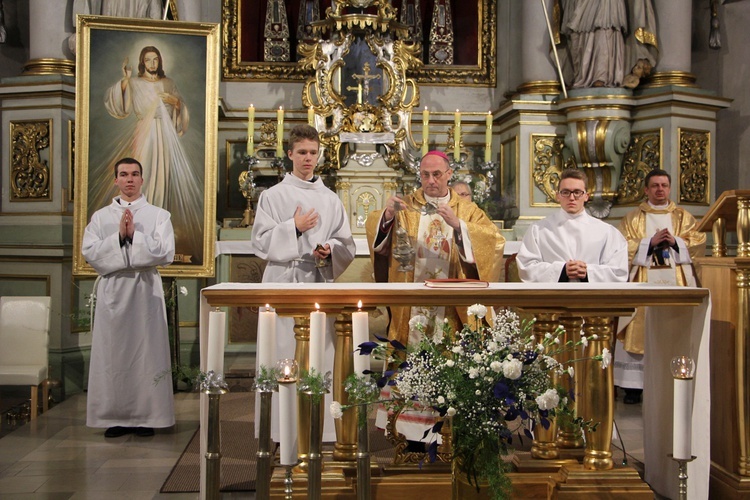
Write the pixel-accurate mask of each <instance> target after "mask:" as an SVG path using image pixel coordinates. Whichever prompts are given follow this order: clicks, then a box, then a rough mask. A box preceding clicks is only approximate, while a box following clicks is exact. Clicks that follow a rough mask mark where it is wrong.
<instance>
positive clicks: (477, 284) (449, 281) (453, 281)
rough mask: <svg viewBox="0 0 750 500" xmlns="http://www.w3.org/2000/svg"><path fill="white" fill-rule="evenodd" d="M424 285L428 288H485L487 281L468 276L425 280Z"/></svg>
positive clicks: (487, 284)
mask: <svg viewBox="0 0 750 500" xmlns="http://www.w3.org/2000/svg"><path fill="white" fill-rule="evenodd" d="M424 284H425V286H428V287H430V288H487V287H488V286H490V284H489V282H487V281H484V280H475V279H470V278H445V279H434V280H425V281H424Z"/></svg>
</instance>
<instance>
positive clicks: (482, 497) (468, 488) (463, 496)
mask: <svg viewBox="0 0 750 500" xmlns="http://www.w3.org/2000/svg"><path fill="white" fill-rule="evenodd" d="M451 498H452V499H453V500H490V499H491V498H492V496H491V492H490V488H489V485H488V484H487V482H486V481H480V482H479V488H477V485H475V484H471V481H469V478H468V476H467V475H466V473H465V472H464V471H462V470H461V464H460V460H459V459H454V460H453V461H452V462H451Z"/></svg>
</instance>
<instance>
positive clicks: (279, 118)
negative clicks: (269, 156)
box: [276, 106, 284, 158]
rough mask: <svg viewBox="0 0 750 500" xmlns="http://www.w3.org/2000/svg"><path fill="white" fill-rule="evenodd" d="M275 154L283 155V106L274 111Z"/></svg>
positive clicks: (279, 156)
mask: <svg viewBox="0 0 750 500" xmlns="http://www.w3.org/2000/svg"><path fill="white" fill-rule="evenodd" d="M276 123H277V124H276V156H277V157H278V158H281V157H283V156H284V106H279V110H278V111H277V112H276Z"/></svg>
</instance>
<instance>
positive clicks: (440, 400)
mask: <svg viewBox="0 0 750 500" xmlns="http://www.w3.org/2000/svg"><path fill="white" fill-rule="evenodd" d="M437 402H438V404H439V405H441V404H444V403H445V398H444V397H443V396H438V399H437Z"/></svg>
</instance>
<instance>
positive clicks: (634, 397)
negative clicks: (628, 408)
mask: <svg viewBox="0 0 750 500" xmlns="http://www.w3.org/2000/svg"><path fill="white" fill-rule="evenodd" d="M642 394H643V389H625V397H624V398H622V402H623V403H625V404H626V405H635V404H638V403H640V402H641V395H642Z"/></svg>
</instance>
